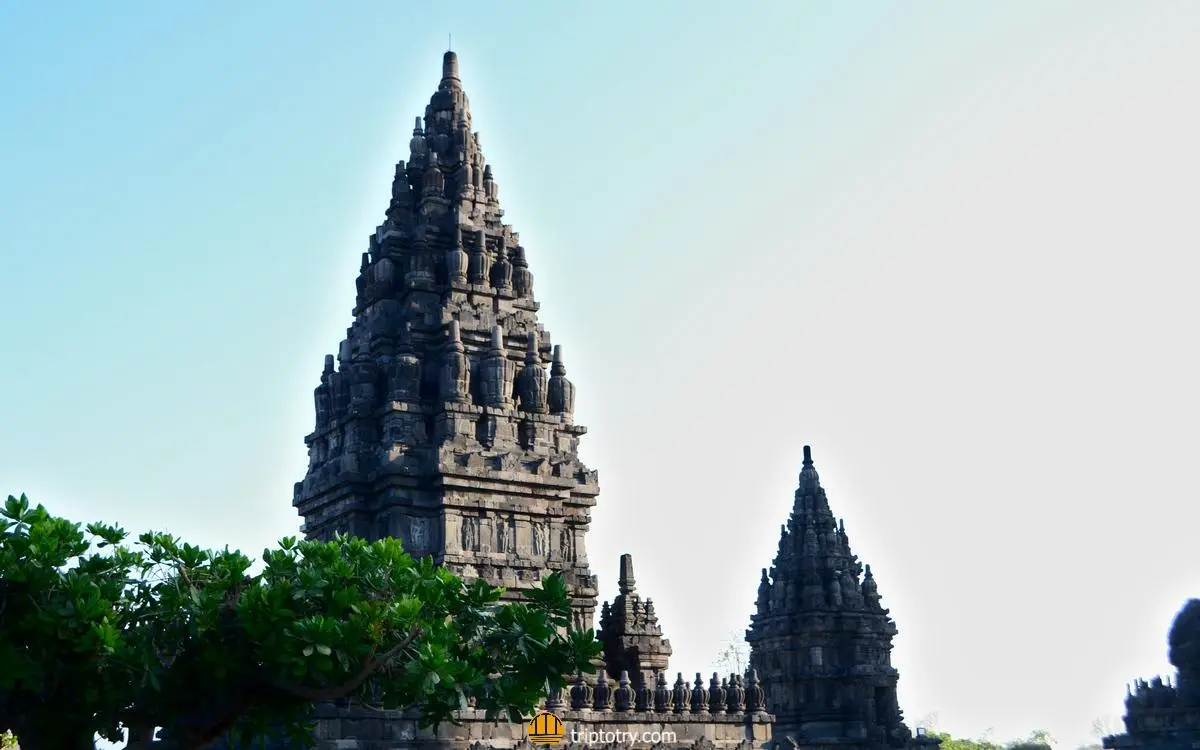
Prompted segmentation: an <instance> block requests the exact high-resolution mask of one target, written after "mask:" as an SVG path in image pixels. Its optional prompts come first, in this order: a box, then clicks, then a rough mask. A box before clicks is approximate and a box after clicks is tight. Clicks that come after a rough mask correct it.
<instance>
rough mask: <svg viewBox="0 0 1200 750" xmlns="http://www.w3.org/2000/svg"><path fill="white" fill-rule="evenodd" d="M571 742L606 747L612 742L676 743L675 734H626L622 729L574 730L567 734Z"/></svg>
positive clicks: (656, 732)
mask: <svg viewBox="0 0 1200 750" xmlns="http://www.w3.org/2000/svg"><path fill="white" fill-rule="evenodd" d="M567 737H568V738H570V741H571V742H578V743H580V744H582V745H606V744H609V743H612V742H649V743H652V744H653V743H655V742H675V741H676V739H675V733H674V732H660V731H657V730H655V731H647V732H625V731H622V730H620V729H607V730H606V729H598V730H597V729H572V730H571V731H570V732H567Z"/></svg>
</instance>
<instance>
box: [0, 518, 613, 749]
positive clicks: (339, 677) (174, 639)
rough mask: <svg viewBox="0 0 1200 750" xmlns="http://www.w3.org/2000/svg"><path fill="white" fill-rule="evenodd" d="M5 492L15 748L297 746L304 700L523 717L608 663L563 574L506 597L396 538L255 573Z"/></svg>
mask: <svg viewBox="0 0 1200 750" xmlns="http://www.w3.org/2000/svg"><path fill="white" fill-rule="evenodd" d="M126 539H127V534H126V532H125V531H124V530H123V529H121V528H119V527H117V526H113V525H108V524H102V523H93V524H90V525H88V526H87V527H86V529H84V528H81V526H80V525H79V524H77V523H72V522H71V521H68V520H67V519H63V518H58V517H55V516H52V515H50V513H48V512H47V511H46V510H45V508H43V507H42V506H40V505H39V506H37V507H36V508H31V507H30V503H29V500H28V499H27V498H26V497H25V496H24V495H22V496H21V497H20V498H15V497H11V496H10V497H9V498H8V501H7V503H6V504H5V507H4V509H3V511H0V726H9V727H12V729H13V731H14V733H15V734H16V737H17V739H18V741H19V742H20V743H21V746H22V747H23V748H24V750H43V749H44V748H54V749H55V750H59V749H61V750H83V749H84V748H88V749H90V748H92V738H93V737H94V736H95V735H96V734H100V735H101V736H103V737H105V738H106V739H109V740H111V741H114V742H116V741H120V740H121V737H122V734H123V731H122V730H123V729H129V730H130V740H131V743H132V742H133V741H135V740H146V739H149V736H151V735H152V734H153V732H154V730H155V729H156V728H159V727H161V728H163V730H164V735H165V736H166V737H168V738H169V740H168V741H167V742H166V743H165V745H164V747H166V748H168V749H169V750H192V749H193V748H199V747H201V746H203V745H204V744H206V743H207V742H209V741H211V740H213V739H215V738H217V737H220V736H222V735H225V734H227V733H232V734H234V735H235V736H254V735H261V734H264V733H266V732H267V731H268V730H273V731H280V730H282V731H283V732H285V733H286V734H287V735H289V736H294V737H298V738H299V737H302V736H304V735H305V734H306V732H307V729H308V717H309V716H310V712H311V710H312V708H313V704H314V703H315V702H321V701H329V700H336V699H350V700H354V701H359V702H367V703H370V704H372V705H378V706H380V707H383V708H401V707H417V708H419V709H420V711H421V715H422V720H423V721H424V723H425V724H426V725H433V724H437V723H439V722H444V721H447V720H452V719H453V716H452V714H453V712H454V711H455V710H457V709H459V708H463V707H466V706H467V705H468V700H470V701H473V702H474V705H475V706H476V708H479V709H483V710H486V712H487V713H488V715H489V716H490V717H492V718H499V717H501V716H505V717H507V718H510V719H513V720H519V719H520V717H522V716H524V715H527V714H528V713H529V712H530V711H531V710H532V709H533V708H534V707H535V706H536V705H537V704H538V702H539V701H540V700H541V699H542V698H543V697H544V696H545V695H546V694H547V692H548V691H549V690H550V689H557V688H561V687H562V686H563V685H564V682H565V677H566V676H567V675H569V674H571V673H574V672H576V671H579V670H585V669H587V670H590V668H591V665H590V662H591V660H592V659H593V658H595V657H596V656H598V655H599V653H600V644H599V643H597V642H596V640H595V637H594V636H593V634H592V633H591V632H578V631H571V630H570V629H569V628H570V599H569V596H568V592H567V588H566V585H565V583H564V581H563V579H562V578H561V577H560V576H557V575H555V576H550V577H548V578H547V579H546V580H545V581H544V582H543V584H542V586H541V588H538V589H534V590H533V591H531V592H530V593H529V596H528V599H529V601H528V602H527V603H509V604H501V603H500V595H501V593H502V592H501V591H500V590H499V589H495V588H492V587H490V586H488V585H486V584H485V583H484V582H482V581H475V582H474V583H473V584H470V585H468V584H467V583H465V582H463V581H462V580H461V579H459V578H458V577H456V576H454V575H453V574H451V573H450V572H449V571H447V570H445V569H444V568H439V567H437V566H435V565H434V564H433V563H432V562H431V561H430V560H429V559H427V558H426V559H422V560H414V559H413V558H412V557H410V556H409V555H408V554H406V553H405V552H404V551H403V550H402V549H401V546H400V543H399V542H398V541H396V540H394V539H383V540H380V541H376V542H367V541H364V540H362V539H355V538H350V537H346V536H339V537H337V538H336V539H334V540H333V541H329V542H317V541H297V540H295V539H290V538H289V539H284V540H282V541H281V542H280V543H279V546H278V548H276V549H271V550H267V551H265V552H264V554H263V569H262V572H260V573H258V574H256V575H251V574H250V572H249V571H250V569H251V566H252V561H251V560H250V559H249V558H248V557H246V556H245V555H243V554H242V553H240V552H237V551H233V550H229V549H226V550H223V551H211V550H203V549H200V548H199V547H195V546H192V545H188V544H184V543H182V542H180V541H179V540H178V539H176V538H175V537H172V536H170V535H167V534H162V533H148V534H143V535H141V536H140V537H139V538H138V540H137V542H136V543H127V542H126Z"/></svg>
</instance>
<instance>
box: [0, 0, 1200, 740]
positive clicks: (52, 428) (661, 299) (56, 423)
mask: <svg viewBox="0 0 1200 750" xmlns="http://www.w3.org/2000/svg"><path fill="white" fill-rule="evenodd" d="M701 8H702V6H701V4H699V3H695V2H654V3H647V2H641V3H624V2H609V3H590V4H584V3H563V2H521V3H505V4H500V3H488V4H485V3H472V4H466V3H444V4H433V3H425V4H416V3H403V4H401V3H393V2H366V1H358V2H352V3H341V4H336V5H335V4H330V3H316V2H295V1H291V2H286V3H284V2H274V1H269V2H268V1H264V2H257V3H233V2H204V3H199V2H186V3H185V2H172V3H152V2H131V1H126V2H118V3H106V4H103V5H99V4H85V3H68V2H8V3H4V4H2V5H0V306H2V315H0V321H3V322H2V323H0V344H2V348H3V353H4V357H5V362H4V365H3V367H0V425H2V426H3V429H0V490H2V491H4V492H21V491H24V492H28V493H29V494H30V495H31V496H32V497H33V498H34V499H35V500H39V501H42V502H45V503H47V504H50V505H51V506H52V507H53V509H54V510H56V511H58V512H60V513H63V514H66V515H71V516H75V517H79V518H105V519H116V520H119V521H121V522H122V523H124V524H125V525H126V526H128V527H130V528H132V529H142V528H146V527H155V528H166V529H169V530H170V531H173V532H175V533H178V534H181V535H185V536H186V537H188V538H189V539H191V540H194V541H197V542H199V543H204V544H210V545H224V544H227V543H228V544H230V545H233V546H238V547H242V548H245V549H248V550H251V551H254V550H258V549H261V548H262V547H263V546H265V545H267V544H269V543H271V541H272V540H274V539H276V538H277V537H279V536H282V535H284V534H288V533H294V532H295V531H296V529H297V527H298V519H297V518H296V516H295V514H294V512H293V510H292V508H291V505H290V500H291V485H292V482H294V481H296V480H298V479H300V478H301V477H302V476H303V473H304V469H305V466H306V457H305V451H304V446H303V443H302V437H303V436H304V435H305V434H306V433H307V432H308V431H309V429H310V428H311V425H312V421H313V411H312V388H313V386H315V385H316V382H317V376H318V373H319V370H320V367H321V359H322V355H323V354H325V353H327V352H332V351H333V350H334V348H335V347H336V344H337V342H338V341H339V340H340V338H341V336H342V333H343V329H344V328H345V326H346V325H347V324H348V323H349V311H350V308H351V306H352V302H353V294H354V285H353V277H354V272H355V270H356V268H357V263H358V257H359V253H360V252H362V251H363V250H364V249H365V248H366V237H367V235H368V234H369V233H370V232H372V231H373V229H374V227H375V226H376V224H377V223H378V222H379V221H380V219H381V218H382V214H383V210H384V208H385V207H386V204H387V199H388V191H389V186H390V182H391V177H392V173H393V170H394V164H395V162H396V161H397V160H398V159H402V158H406V157H407V153H406V152H407V142H408V139H409V135H410V132H411V128H412V118H413V117H414V116H415V115H418V114H420V113H421V112H422V111H423V108H424V105H425V103H426V102H427V100H428V97H429V94H430V93H431V92H432V91H433V89H434V87H435V86H436V83H437V79H438V75H439V65H440V55H441V52H442V51H443V50H444V49H445V45H446V35H447V33H452V34H453V37H454V48H455V49H456V50H457V51H458V52H459V54H460V56H461V60H462V71H463V79H464V85H465V87H466V89H467V91H468V93H469V95H470V97H471V102H472V109H473V112H474V116H475V124H476V126H477V128H478V129H479V130H481V132H482V135H483V138H482V141H483V148H484V152H485V154H487V156H488V158H489V160H490V162H491V163H492V164H493V165H494V167H495V169H496V175H497V180H498V182H499V184H500V188H501V191H500V197H501V200H502V202H503V203H504V205H505V207H506V209H507V212H508V213H507V216H508V219H510V220H511V221H512V223H513V224H514V226H515V227H516V229H518V230H519V231H520V232H521V236H522V240H523V244H525V246H526V247H528V248H529V255H530V262H531V265H532V268H533V271H534V273H535V275H536V277H537V295H538V297H539V299H540V300H541V302H542V304H543V311H544V314H543V321H544V322H545V323H546V324H547V325H548V327H550V328H551V330H552V331H553V332H554V341H555V342H556V343H561V344H563V345H564V347H565V349H566V351H567V356H568V364H569V366H570V368H571V374H572V377H573V379H574V380H575V382H576V383H577V385H578V386H579V398H578V418H579V420H580V422H581V423H584V424H588V425H589V426H590V427H591V433H590V434H589V435H588V437H587V438H586V440H585V444H584V455H585V458H586V459H587V461H588V462H589V463H590V464H591V465H592V466H593V467H595V468H597V469H599V471H600V477H601V486H602V489H603V492H602V495H601V501H600V505H599V506H598V508H597V510H596V513H595V523H594V525H593V530H592V532H591V535H590V542H589V547H590V552H591V558H592V565H593V569H594V570H595V571H596V572H597V573H598V574H599V575H600V576H601V585H602V591H603V593H604V594H606V595H608V596H611V594H612V593H613V589H614V587H615V574H616V567H617V557H618V555H619V554H620V553H621V552H624V551H628V552H632V553H633V554H634V556H635V561H636V564H637V567H638V571H637V572H638V581H639V584H640V586H641V588H642V589H643V590H644V592H645V593H646V594H648V595H650V596H653V597H654V598H655V603H656V605H657V608H658V612H659V614H660V617H661V619H662V622H663V624H664V627H665V629H666V631H667V635H668V636H669V637H670V638H671V640H672V642H673V644H674V645H675V648H676V656H675V658H674V660H673V667H674V668H676V669H681V670H683V671H685V672H690V671H696V670H707V669H709V664H710V662H711V661H712V659H713V657H714V656H715V654H716V653H717V652H718V651H719V650H720V647H721V640H722V638H724V637H725V636H726V634H727V633H728V632H729V631H732V630H736V629H739V628H741V627H742V626H743V625H744V622H745V619H746V617H747V616H748V613H749V611H750V606H751V604H752V602H753V600H754V596H755V587H756V584H757V581H758V569H759V568H760V567H763V566H765V565H768V564H769V563H770V557H771V555H772V554H773V552H774V549H775V540H776V535H777V533H778V528H779V524H780V523H781V522H782V521H783V520H784V519H785V517H786V515H787V512H788V509H789V507H790V503H791V493H792V491H793V489H794V486H795V481H796V474H797V472H798V471H799V468H800V446H801V445H802V444H804V443H811V444H812V445H813V447H814V457H815V459H816V461H817V466H818V468H819V469H820V471H821V475H822V479H823V480H824V483H825V485H826V488H827V489H828V491H829V494H830V499H831V503H832V504H833V506H834V509H835V512H837V513H839V514H840V515H843V516H844V517H845V518H846V526H847V530H848V531H849V533H850V537H851V540H852V543H853V544H854V546H855V549H856V552H857V553H858V554H859V555H860V556H862V557H863V558H865V560H866V561H867V562H870V563H872V565H873V568H874V570H875V571H876V574H877V579H878V581H879V585H880V588H881V591H882V593H883V595H884V601H885V604H887V605H889V606H891V608H892V611H893V614H894V616H895V617H896V619H897V621H898V623H899V626H900V631H901V635H900V636H899V638H898V640H897V650H896V656H895V661H896V663H897V665H898V666H899V667H900V669H901V675H902V677H901V698H902V703H903V705H904V707H905V710H906V712H907V714H908V716H909V719H910V721H912V722H913V723H916V720H917V719H919V718H920V717H922V716H924V715H926V714H930V713H937V714H938V717H939V724H940V726H941V727H942V728H944V729H948V730H950V731H952V732H954V733H956V734H967V735H972V734H979V733H982V732H984V731H985V730H986V729H987V728H988V727H994V728H995V730H996V734H997V736H998V737H1000V738H1002V739H1003V738H1008V737H1012V736H1015V735H1017V734H1022V733H1025V732H1027V731H1028V730H1030V729H1034V728H1038V727H1044V728H1047V729H1049V730H1051V731H1052V732H1054V733H1055V734H1056V735H1058V736H1060V737H1061V738H1062V739H1063V740H1064V746H1065V747H1074V746H1076V745H1077V744H1080V743H1082V742H1083V741H1085V740H1086V739H1087V735H1088V732H1089V727H1090V724H1091V721H1092V720H1093V719H1095V718H1098V717H1103V716H1108V717H1112V716H1114V715H1117V714H1119V713H1120V709H1121V698H1122V696H1123V693H1124V687H1123V684H1124V682H1125V681H1126V680H1128V679H1131V678H1133V677H1135V676H1138V675H1141V674H1150V673H1154V672H1157V671H1165V670H1166V669H1167V664H1166V660H1165V641H1164V636H1165V633H1166V629H1167V626H1168V625H1169V620H1170V617H1171V616H1172V615H1173V614H1174V612H1175V610H1176V609H1177V608H1178V607H1179V606H1180V605H1181V604H1182V602H1183V600H1184V598H1185V597H1187V596H1188V595H1194V594H1197V593H1200V591H1198V588H1197V581H1198V580H1200V575H1198V574H1200V561H1198V560H1197V558H1196V556H1195V555H1194V549H1195V530H1196V528H1197V523H1196V521H1197V512H1196V507H1197V503H1196V500H1197V498H1196V489H1195V486H1196V485H1195V480H1194V477H1193V472H1192V467H1193V466H1194V464H1195V457H1196V455H1197V452H1198V451H1200V432H1198V431H1197V429H1196V425H1197V424H1198V423H1200V400H1198V397H1197V386H1196V384H1197V383H1198V382H1200V365H1198V363H1197V356H1196V348H1195V338H1196V337H1195V327H1196V322H1197V321H1198V320H1200V302H1198V301H1197V295H1196V293H1195V284H1196V277H1197V271H1198V270H1200V269H1198V266H1197V260H1196V247H1197V246H1198V240H1200V236H1198V235H1200V230H1198V228H1197V224H1196V221H1195V218H1194V216H1195V213H1196V205H1197V199H1198V198H1200V196H1198V194H1197V192H1198V190H1197V182H1196V177H1195V175H1197V174H1200V149H1198V146H1197V139H1196V133H1198V132H1200V112H1198V108H1197V106H1196V103H1195V95H1194V83H1195V81H1194V75H1195V71H1196V70H1197V69H1200V52H1198V50H1197V48H1196V45H1195V43H1194V42H1195V39H1196V38H1197V33H1198V32H1200V5H1198V4H1195V3H1189V2H1182V1H1181V2H1174V3H1172V2H1159V3H1137V2H1113V3H1106V2H1094V1H1089V2H1084V1H1083V0H1080V1H1079V2H1051V1H1050V0H1036V1H1034V0H1029V1H1027V2H1003V3H1001V2H992V3H971V4H966V3H949V2H943V3H937V2H931V3H922V4H912V3H898V2H897V3H884V2H859V3H833V2H822V3H803V2H783V1H782V0H781V1H780V2H776V3H767V2H743V3H719V4H711V5H708V6H703V9H701Z"/></svg>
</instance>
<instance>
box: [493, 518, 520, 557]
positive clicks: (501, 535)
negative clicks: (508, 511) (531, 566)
mask: <svg viewBox="0 0 1200 750" xmlns="http://www.w3.org/2000/svg"><path fill="white" fill-rule="evenodd" d="M514 536H515V535H514V533H513V521H512V519H511V518H502V519H500V520H499V522H498V523H497V524H496V551H497V552H511V551H513V546H514V542H515V541H516V540H515V539H514V538H513V537H514Z"/></svg>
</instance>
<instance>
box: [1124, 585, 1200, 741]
mask: <svg viewBox="0 0 1200 750" xmlns="http://www.w3.org/2000/svg"><path fill="white" fill-rule="evenodd" d="M1167 644H1168V648H1169V651H1168V658H1169V659H1170V660H1171V665H1172V666H1173V667H1175V669H1176V670H1177V671H1176V673H1175V682H1174V684H1172V683H1171V681H1170V680H1163V679H1162V678H1161V677H1155V678H1154V679H1152V680H1138V681H1137V682H1136V683H1134V685H1133V687H1131V688H1128V689H1127V693H1126V695H1125V734H1118V735H1113V736H1110V737H1105V738H1104V741H1103V744H1104V747H1106V748H1114V749H1115V750H1176V749H1177V748H1193V747H1200V599H1190V600H1188V602H1187V604H1185V605H1184V606H1183V609H1182V610H1180V611H1179V614H1178V615H1177V616H1176V617H1175V622H1174V624H1173V625H1172V626H1171V633H1170V635H1169V636H1168V637H1167Z"/></svg>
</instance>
